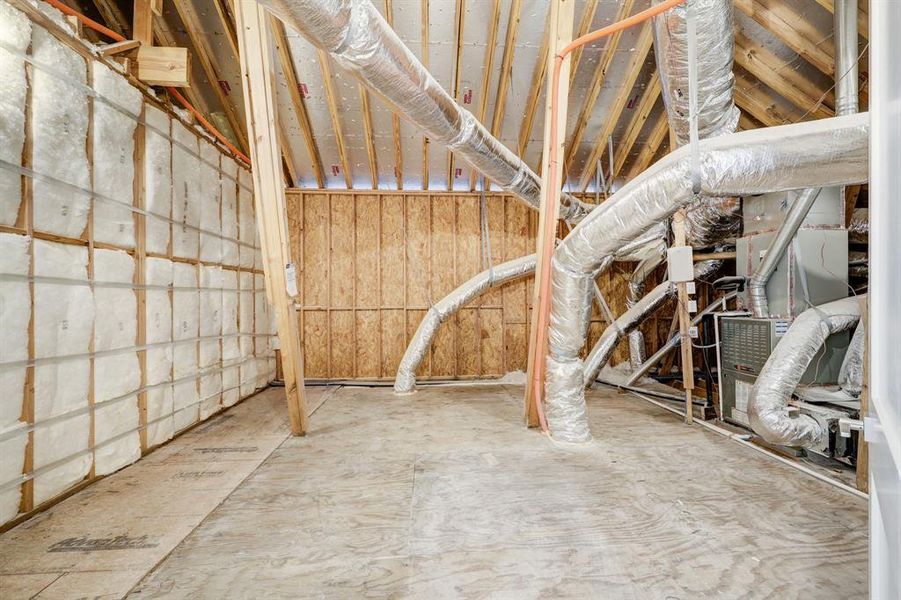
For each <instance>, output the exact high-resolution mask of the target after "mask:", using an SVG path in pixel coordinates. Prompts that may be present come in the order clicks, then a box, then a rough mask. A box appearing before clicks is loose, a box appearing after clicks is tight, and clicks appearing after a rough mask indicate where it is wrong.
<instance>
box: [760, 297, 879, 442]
mask: <svg viewBox="0 0 901 600" xmlns="http://www.w3.org/2000/svg"><path fill="white" fill-rule="evenodd" d="M862 297H863V296H859V297H856V298H855V297H851V298H842V299H841V300H836V301H835V302H829V303H828V304H821V305H820V306H814V307H813V308H809V309H807V310H805V311H804V312H803V313H801V314H800V315H799V316H798V318H797V319H795V320H794V322H793V323H792V324H791V326H790V327H789V328H788V331H786V332H785V334H784V335H783V336H782V339H780V340H779V343H778V344H777V345H776V348H775V349H773V352H772V354H770V357H769V358H768V359H767V361H766V363H765V364H764V365H763V369H761V371H760V375H758V377H757V380H756V381H755V382H754V387H752V388H751V392H750V394H749V397H748V420H749V421H750V423H751V429H753V430H754V432H755V433H756V434H758V435H759V436H760V437H762V438H763V439H765V440H766V441H767V442H769V443H771V444H779V445H781V446H800V447H803V448H821V447H823V446H826V445H828V442H829V431H828V430H826V429H824V428H823V426H822V425H820V423H818V422H817V421H816V420H815V419H814V418H813V417H810V416H808V415H803V414H798V415H792V413H790V412H789V406H788V402H789V400H791V397H792V394H793V393H794V391H795V388H796V387H797V386H798V383H799V382H800V381H801V378H802V377H803V376H804V372H805V371H807V368H808V367H809V366H810V363H811V361H812V360H813V358H814V357H815V356H816V355H817V353H818V352H819V351H820V350H821V349H822V347H823V344H824V343H825V342H826V339H827V338H828V337H829V336H830V335H832V334H834V333H838V332H840V331H845V330H847V329H851V328H852V327H855V326H856V325H857V322H858V321H859V320H860V301H859V298H862Z"/></svg>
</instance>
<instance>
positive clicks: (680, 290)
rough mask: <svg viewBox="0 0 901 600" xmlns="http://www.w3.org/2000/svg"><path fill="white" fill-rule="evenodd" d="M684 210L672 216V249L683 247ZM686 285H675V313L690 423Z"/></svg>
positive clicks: (692, 379)
mask: <svg viewBox="0 0 901 600" xmlns="http://www.w3.org/2000/svg"><path fill="white" fill-rule="evenodd" d="M685 245H686V243H685V210H684V209H680V210H678V211H676V214H675V215H674V216H673V247H680V246H685ZM687 285H688V284H686V283H685V282H679V283H677V284H676V290H677V294H678V300H679V301H678V304H677V306H676V312H677V313H678V315H679V334H680V336H681V339H682V345H681V353H682V388H683V389H684V391H685V422H686V423H689V424H690V423H691V422H692V420H693V418H694V415H693V414H692V408H693V406H692V404H693V402H692V398H693V393H692V390H694V388H695V375H694V364H693V362H692V360H693V355H692V346H691V335H690V334H689V328H690V326H691V315H690V314H689V313H688V302H689V297H688V287H687Z"/></svg>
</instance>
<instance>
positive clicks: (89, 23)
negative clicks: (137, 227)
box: [44, 0, 250, 165]
mask: <svg viewBox="0 0 901 600" xmlns="http://www.w3.org/2000/svg"><path fill="white" fill-rule="evenodd" d="M44 2H46V3H47V4H49V5H50V6H52V7H53V8H55V9H56V10H58V11H60V12H62V13H65V14H67V15H69V16H72V17H75V18H76V19H78V20H79V21H81V24H82V25H84V26H85V27H87V28H88V29H93V30H94V31H96V32H98V33H102V34H103V35H105V36H106V37H108V38H110V39H111V40H115V41H117V42H124V41H125V39H126V38H125V37H124V36H122V35H119V34H118V33H116V32H115V31H113V30H112V29H109V28H108V27H104V26H103V25H101V24H100V23H98V22H97V21H95V20H93V19H91V18H89V17H86V16H85V15H83V14H81V13H80V12H78V11H77V10H75V9H73V8H69V7H68V6H66V5H65V4H63V3H62V2H60V0H44ZM166 91H168V92H169V94H170V95H171V96H172V97H173V98H175V99H176V100H178V102H179V104H181V105H182V106H184V107H185V108H186V109H187V110H188V112H190V113H191V114H192V115H194V118H196V119H197V120H198V121H199V122H200V124H201V125H202V126H203V128H204V129H206V130H207V131H208V132H209V133H210V135H212V136H213V137H214V138H216V139H217V140H219V142H220V143H222V145H223V146H225V147H226V148H228V149H229V151H231V153H232V154H234V155H235V156H237V157H238V158H240V159H241V160H243V161H244V162H245V163H247V164H248V165H249V164H250V158H248V157H247V156H246V155H245V154H244V153H243V152H241V151H240V150H238V149H237V148H236V147H235V146H234V144H232V143H231V142H230V141H228V138H227V137H225V136H224V135H222V133H221V132H220V131H219V130H218V129H216V128H215V127H213V124H212V123H210V122H209V121H207V120H206V119H205V118H204V117H203V115H201V114H200V112H198V110H197V109H196V108H194V107H193V106H191V103H190V102H188V101H187V100H186V99H185V97H184V96H182V95H181V94H180V93H179V92H178V91H177V90H176V89H175V88H172V87H167V88H166Z"/></svg>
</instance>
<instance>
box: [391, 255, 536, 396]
mask: <svg viewBox="0 0 901 600" xmlns="http://www.w3.org/2000/svg"><path fill="white" fill-rule="evenodd" d="M534 272H535V255H534V254H530V255H528V256H523V257H522V258H517V259H514V260H511V261H507V262H505V263H501V264H499V265H497V266H496V267H494V268H492V269H489V270H487V271H483V272H481V273H479V274H478V275H476V276H475V277H473V278H472V279H470V280H468V281H466V282H465V283H463V284H462V285H460V286H459V287H458V288H457V289H455V290H454V291H453V292H451V293H450V294H448V295H447V296H445V297H444V298H442V299H441V300H439V301H438V302H436V303H435V304H434V305H432V307H431V308H429V310H428V312H427V313H426V314H425V317H423V319H422V321H421V322H420V323H419V327H418V328H417V329H416V333H415V334H414V336H413V338H412V340H411V341H410V344H409V345H408V346H407V350H406V352H404V356H403V358H402V359H401V361H400V365H399V366H398V367H397V375H396V376H395V378H394V391H395V392H398V393H409V392H412V391H413V390H414V389H416V369H417V368H419V365H420V363H421V362H422V360H423V359H424V358H425V356H426V353H427V352H428V350H429V346H431V344H432V339H433V338H434V337H435V334H436V333H437V332H438V328H439V327H441V324H442V323H444V322H445V321H446V320H447V319H448V318H449V317H450V316H451V315H453V314H454V313H456V312H457V311H458V310H460V308H461V307H463V306H464V305H466V304H468V303H469V302H471V301H472V300H473V298H476V297H477V296H479V295H481V294H482V293H483V292H485V291H486V290H488V289H490V288H492V287H495V286H498V285H501V284H503V283H507V282H508V281H513V280H515V279H519V278H520V277H525V276H526V275H531V274H532V273H534Z"/></svg>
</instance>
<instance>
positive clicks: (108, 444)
mask: <svg viewBox="0 0 901 600" xmlns="http://www.w3.org/2000/svg"><path fill="white" fill-rule="evenodd" d="M134 275H135V261H134V258H132V257H131V255H129V254H128V253H126V252H125V251H123V250H94V282H95V284H94V306H95V311H96V314H97V315H98V318H97V320H96V322H95V325H94V351H95V352H98V353H100V354H99V355H98V356H96V357H95V358H94V404H95V406H96V408H95V413H94V415H95V416H94V444H95V447H96V448H97V450H96V453H95V457H94V460H95V470H96V472H97V474H99V475H104V474H106V473H111V472H112V471H115V470H116V469H118V468H120V467H123V466H125V465H127V464H129V463H132V462H134V461H135V460H137V459H138V458H139V457H140V455H141V443H140V437H139V434H138V431H137V426H138V397H137V394H136V392H137V390H138V388H139V387H140V386H141V368H140V365H139V363H138V354H137V352H136V351H135V349H134V348H135V345H136V344H137V332H138V319H137V314H138V313H137V310H138V306H137V297H136V296H135V292H134V290H133V289H129V288H125V287H114V286H109V285H106V284H116V283H118V284H130V283H132V282H133V281H134ZM120 349H122V350H120ZM116 350H120V351H118V352H114V353H112V354H109V352H111V351H116Z"/></svg>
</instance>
